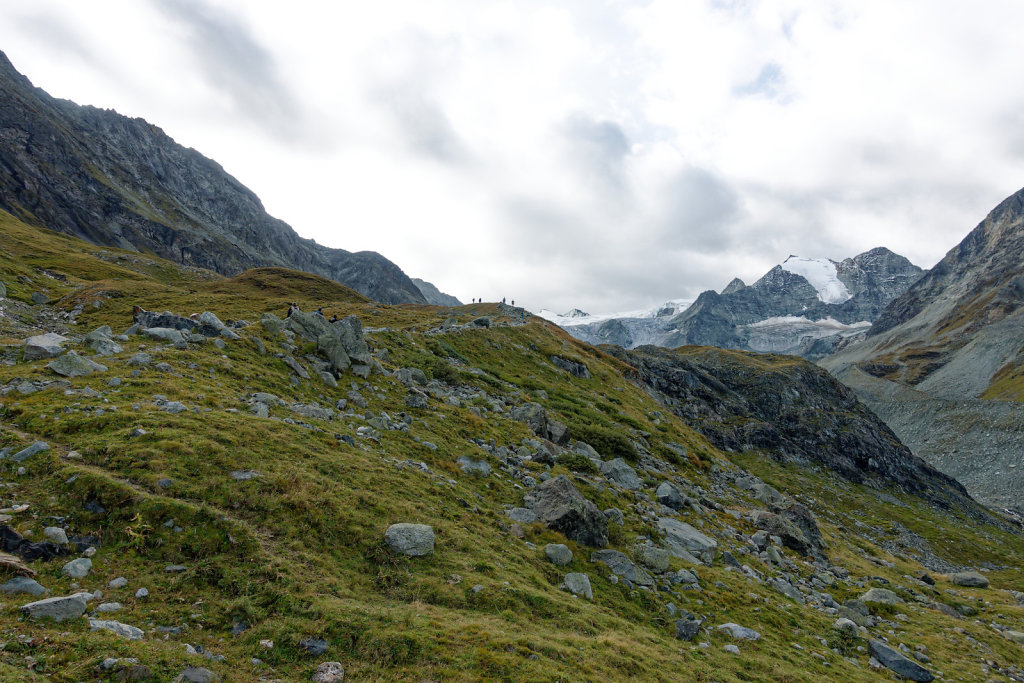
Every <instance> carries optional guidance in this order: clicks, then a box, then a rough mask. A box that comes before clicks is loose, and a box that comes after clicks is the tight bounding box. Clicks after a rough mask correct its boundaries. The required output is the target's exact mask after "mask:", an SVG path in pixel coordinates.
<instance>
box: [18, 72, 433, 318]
mask: <svg viewBox="0 0 1024 683" xmlns="http://www.w3.org/2000/svg"><path fill="white" fill-rule="evenodd" d="M0 208H3V209H5V210H7V211H9V212H10V213H12V214H14V215H16V216H18V217H20V218H22V219H24V220H27V221H29V222H31V223H33V224H36V225H41V226H45V227H48V228H51V229H53V230H57V231H59V232H63V233H66V234H69V235H74V236H76V237H81V238H82V239H85V240H87V241H89V242H92V243H93V244H101V245H108V246H117V247H121V248H127V249H132V250H135V251H142V252H146V253H151V254H156V255H158V256H161V257H163V258H167V259H170V260H172V261H176V262H178V263H183V264H187V265H190V266H197V267H201V268H208V269H210V270H214V271H216V272H218V273H222V274H225V275H234V274H237V273H239V272H241V271H242V270H245V269H247V268H252V267H255V266H284V267H288V268H294V269H297V270H304V271H307V272H311V273H317V274H319V275H323V276H324V277H328V278H330V279H332V280H336V281H338V282H341V283H343V284H345V285H348V286H349V287H351V288H353V289H355V290H356V291H359V292H361V293H363V294H365V295H366V296H369V297H370V298H372V299H375V300H378V301H383V302H388V303H401V302H412V303H422V302H424V298H423V295H422V294H421V293H420V291H419V289H417V288H416V285H415V284H413V283H412V281H411V280H410V279H409V278H408V277H407V276H406V275H405V274H404V273H403V272H402V271H401V269H399V268H398V266H396V265H395V264H393V263H391V262H390V261H388V260H387V259H386V258H384V257H383V256H381V255H380V254H377V253H375V252H368V251H367V252H358V253H350V252H347V251H344V250H341V249H330V248H327V247H323V246H320V245H318V244H316V243H315V242H313V241H312V240H306V239H302V238H301V237H299V236H298V235H297V234H296V233H295V232H294V231H293V230H292V229H291V228H290V227H289V226H288V225H287V224H286V223H284V222H283V221H280V220H278V219H276V218H273V217H271V216H269V215H268V214H267V213H266V211H264V209H263V205H262V204H261V203H260V200H259V198H258V197H256V195H255V194H253V193H252V192H251V191H250V190H249V189H247V188H246V187H244V186H243V185H242V184H241V183H239V182H238V181H237V180H235V179H234V178H233V177H231V176H230V175H229V174H227V173H226V172H225V171H224V169H222V168H221V167H220V166H219V165H218V164H217V163H216V162H214V161H211V160H210V159H207V158H206V157H204V156H202V155H201V154H199V153H198V152H196V151H195V150H192V149H186V148H184V147H182V146H180V145H178V144H176V143H175V142H174V141H173V140H172V139H171V138H169V137H168V136H167V135H165V134H164V133H163V131H161V130H160V129H159V128H157V127H156V126H154V125H152V124H150V123H147V122H146V121H143V120H142V119H129V118H127V117H124V116H121V115H119V114H117V113H116V112H113V111H106V110H100V109H96V108H94V107H82V106H78V105H76V104H74V103H72V102H68V101H66V100H57V99H54V98H52V97H50V96H49V95H47V94H46V93H45V92H43V91H42V90H40V89H38V88H33V87H32V84H31V83H30V82H29V81H28V79H27V78H25V77H24V76H22V75H21V74H20V73H18V72H17V71H16V70H15V69H14V67H13V65H12V64H11V63H10V61H9V60H8V59H7V57H6V56H5V55H3V53H0Z"/></svg>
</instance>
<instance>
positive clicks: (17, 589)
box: [0, 576, 46, 596]
mask: <svg viewBox="0 0 1024 683" xmlns="http://www.w3.org/2000/svg"><path fill="white" fill-rule="evenodd" d="M0 591H3V592H4V593H9V594H17V593H28V594H29V595H36V596H39V595H43V594H44V593H46V589H45V588H44V587H43V586H42V585H41V584H40V583H39V582H37V581H36V580H35V579H30V578H28V577H27V576H15V577H13V578H12V579H10V580H9V581H8V582H7V583H5V584H3V585H0Z"/></svg>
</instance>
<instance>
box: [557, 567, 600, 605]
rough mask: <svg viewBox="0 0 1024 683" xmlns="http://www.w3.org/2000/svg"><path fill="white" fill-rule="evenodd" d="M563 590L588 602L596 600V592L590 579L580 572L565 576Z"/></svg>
mask: <svg viewBox="0 0 1024 683" xmlns="http://www.w3.org/2000/svg"><path fill="white" fill-rule="evenodd" d="M562 590H567V591H569V592H570V593H572V594H573V595H578V596H580V597H583V598H586V599H587V600H593V599H594V590H593V589H592V588H591V587H590V577H589V576H587V575H586V574H581V573H579V572H572V573H570V574H566V575H565V579H564V580H563V581H562Z"/></svg>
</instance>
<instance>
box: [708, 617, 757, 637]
mask: <svg viewBox="0 0 1024 683" xmlns="http://www.w3.org/2000/svg"><path fill="white" fill-rule="evenodd" d="M715 628H716V629H717V630H719V631H728V632H729V634H730V635H731V636H732V637H733V638H735V639H736V640H761V634H760V633H758V632H757V631H755V630H754V629H752V628H747V627H746V626H740V625H739V624H734V623H733V622H731V621H730V622H729V623H727V624H721V625H720V626H716V627H715Z"/></svg>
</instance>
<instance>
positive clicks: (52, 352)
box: [22, 332, 68, 361]
mask: <svg viewBox="0 0 1024 683" xmlns="http://www.w3.org/2000/svg"><path fill="white" fill-rule="evenodd" d="M67 340H68V338H67V337H64V336H61V335H59V334H55V333H53V332H48V333H46V334H37V335H35V336H34V337H29V338H28V339H26V340H25V346H24V347H23V349H22V356H23V358H24V359H25V360H27V361H28V360H39V359H40V358H56V357H57V356H59V355H60V354H62V353H64V347H63V346H61V345H62V344H63V343H64V342H66V341H67Z"/></svg>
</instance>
